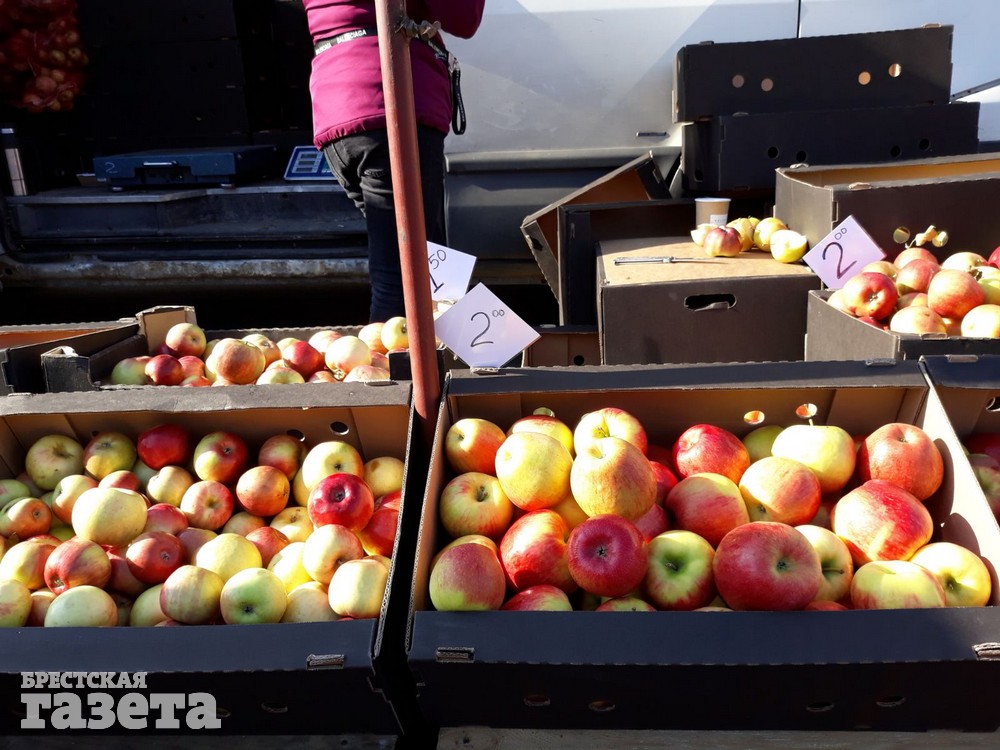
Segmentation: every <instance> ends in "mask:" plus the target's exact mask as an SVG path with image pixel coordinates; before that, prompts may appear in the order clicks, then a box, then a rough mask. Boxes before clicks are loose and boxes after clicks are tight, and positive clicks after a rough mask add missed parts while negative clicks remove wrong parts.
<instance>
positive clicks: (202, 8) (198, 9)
mask: <svg viewBox="0 0 1000 750" xmlns="http://www.w3.org/2000/svg"><path fill="white" fill-rule="evenodd" d="M269 11H270V2H268V0H146V2H144V3H135V2H132V1H131V0H85V2H82V3H80V4H79V10H78V11H77V16H78V18H79V20H80V29H81V34H82V35H83V41H84V43H85V44H87V45H92V46H103V45H114V44H122V43H127V42H133V41H135V40H136V39H137V38H143V39H146V40H149V41H156V42H160V41H165V42H186V41H199V40H201V41H204V40H210V39H230V38H234V37H237V36H239V35H240V34H241V33H242V34H244V35H247V34H260V33H263V32H264V31H265V30H266V28H267V24H266V22H267V21H268V20H269Z"/></svg>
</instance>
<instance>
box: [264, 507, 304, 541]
mask: <svg viewBox="0 0 1000 750" xmlns="http://www.w3.org/2000/svg"><path fill="white" fill-rule="evenodd" d="M269 525H270V526H273V527H274V528H276V529H277V530H278V531H280V532H281V533H282V534H284V535H285V536H287V537H288V541H290V542H304V541H305V540H306V539H308V538H309V535H310V534H311V533H312V532H313V530H314V527H313V522H312V521H311V520H310V519H309V510H308V509H307V508H304V507H303V506H301V505H297V506H289V507H287V508H285V509H284V510H283V511H281V512H280V513H279V514H278V515H276V516H275V517H274V518H272V519H271V523H270V524H269Z"/></svg>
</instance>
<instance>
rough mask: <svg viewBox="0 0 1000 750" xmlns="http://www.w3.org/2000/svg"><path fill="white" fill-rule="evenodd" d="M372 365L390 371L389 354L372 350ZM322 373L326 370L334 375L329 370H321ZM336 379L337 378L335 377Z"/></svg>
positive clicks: (328, 373) (331, 374)
mask: <svg viewBox="0 0 1000 750" xmlns="http://www.w3.org/2000/svg"><path fill="white" fill-rule="evenodd" d="M371 367H377V368H379V369H380V370H385V371H386V372H388V371H389V355H388V354H383V353H382V352H375V351H373V352H372V363H371ZM320 372H321V373H323V372H325V373H326V374H327V375H330V376H331V377H332V376H333V373H332V372H330V371H329V370H320ZM333 380H336V378H333Z"/></svg>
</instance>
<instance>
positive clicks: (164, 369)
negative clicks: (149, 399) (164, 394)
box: [145, 354, 185, 385]
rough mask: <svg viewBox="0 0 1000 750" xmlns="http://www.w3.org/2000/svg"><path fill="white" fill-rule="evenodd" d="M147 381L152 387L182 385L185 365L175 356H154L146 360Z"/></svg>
mask: <svg viewBox="0 0 1000 750" xmlns="http://www.w3.org/2000/svg"><path fill="white" fill-rule="evenodd" d="M145 372H146V380H147V381H148V382H149V383H150V384H151V385H180V384H181V381H182V380H184V378H185V375H184V365H182V364H181V362H180V360H179V359H177V357H175V356H174V355H173V354H154V355H153V356H152V357H150V358H149V359H148V360H146V366H145Z"/></svg>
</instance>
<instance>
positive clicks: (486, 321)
mask: <svg viewBox="0 0 1000 750" xmlns="http://www.w3.org/2000/svg"><path fill="white" fill-rule="evenodd" d="M434 333H435V334H436V335H437V337H438V338H439V339H441V341H442V342H444V345H445V346H447V347H448V348H449V349H451V350H452V351H453V352H454V353H455V355H456V356H457V357H459V358H461V360H462V361H463V362H465V363H466V364H467V365H469V366H470V367H501V366H503V365H505V364H506V363H507V362H509V361H510V359H511V357H513V356H514V355H515V354H517V353H518V352H522V351H524V349H525V348H526V347H528V346H529V345H531V344H532V343H533V342H534V341H536V340H537V339H538V337H539V334H538V331H536V330H535V329H534V328H532V327H531V326H529V325H528V324H527V323H525V322H524V321H523V320H522V319H521V318H520V317H518V315H517V313H515V312H514V311H512V310H511V309H510V308H508V307H507V305H505V304H504V303H503V302H501V301H500V299H499V298H498V297H497V296H496V295H495V294H493V292H491V291H490V290H489V289H487V288H486V287H485V286H484V285H483V284H476V286H475V287H473V288H472V290H471V291H470V292H469V293H468V294H466V295H465V296H464V297H462V299H460V300H459V301H458V302H456V303H455V304H454V305H452V306H451V307H449V308H448V309H447V310H445V311H444V312H443V313H441V315H439V316H438V318H437V320H435V321H434Z"/></svg>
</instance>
